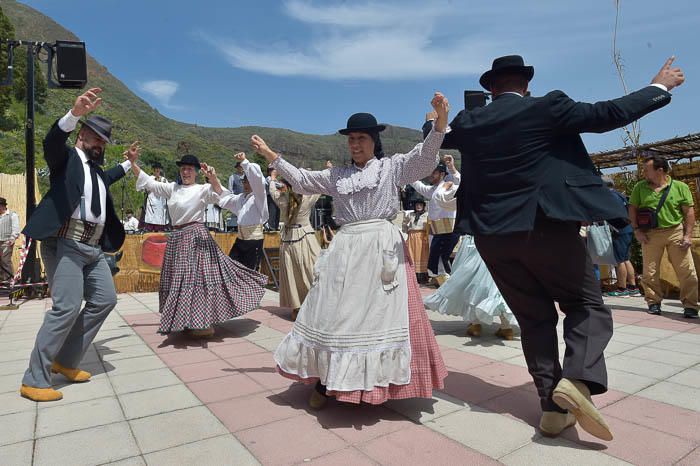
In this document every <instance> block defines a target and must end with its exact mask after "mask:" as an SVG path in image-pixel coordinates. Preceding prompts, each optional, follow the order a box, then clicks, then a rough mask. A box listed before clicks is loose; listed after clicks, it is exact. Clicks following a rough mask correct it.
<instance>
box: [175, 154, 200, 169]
mask: <svg viewBox="0 0 700 466" xmlns="http://www.w3.org/2000/svg"><path fill="white" fill-rule="evenodd" d="M175 165H177V166H178V167H181V166H183V165H192V166H193V167H195V168H197V170H199V169H200V168H202V166H201V165H200V164H199V159H198V158H197V157H195V156H194V155H191V154H187V155H183V156H182V158H181V159H180V160H179V161H177V162H175Z"/></svg>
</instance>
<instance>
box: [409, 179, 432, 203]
mask: <svg viewBox="0 0 700 466" xmlns="http://www.w3.org/2000/svg"><path fill="white" fill-rule="evenodd" d="M411 186H412V187H413V189H415V190H416V192H417V193H418V194H420V195H421V196H423V197H424V198H426V199H430V197H431V196H432V195H433V191H432V189H433V187H432V186H430V185H428V184H425V183H423V182H422V181H414V182H413V183H411Z"/></svg>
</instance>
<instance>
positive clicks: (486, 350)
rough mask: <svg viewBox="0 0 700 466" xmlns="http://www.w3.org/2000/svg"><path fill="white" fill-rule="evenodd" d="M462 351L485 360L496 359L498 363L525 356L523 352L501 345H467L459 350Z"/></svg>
mask: <svg viewBox="0 0 700 466" xmlns="http://www.w3.org/2000/svg"><path fill="white" fill-rule="evenodd" d="M458 349H459V350H460V351H465V352H467V353H472V354H476V355H478V356H482V357H484V358H489V359H495V360H497V361H503V360H506V359H511V358H514V357H516V356H520V355H521V354H523V352H522V350H519V349H515V348H510V347H508V346H502V345H500V344H495V345H490V346H481V345H465V346H461V347H459V348H458Z"/></svg>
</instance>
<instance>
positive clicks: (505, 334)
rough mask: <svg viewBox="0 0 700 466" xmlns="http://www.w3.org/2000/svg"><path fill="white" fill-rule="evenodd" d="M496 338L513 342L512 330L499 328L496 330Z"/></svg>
mask: <svg viewBox="0 0 700 466" xmlns="http://www.w3.org/2000/svg"><path fill="white" fill-rule="evenodd" d="M496 336H497V337H498V338H503V339H504V340H508V341H512V340H513V329H512V328H499V329H498V330H496Z"/></svg>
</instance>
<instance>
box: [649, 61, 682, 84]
mask: <svg viewBox="0 0 700 466" xmlns="http://www.w3.org/2000/svg"><path fill="white" fill-rule="evenodd" d="M675 59H676V57H675V56H672V57H671V58H669V59H668V60H666V63H664V66H662V67H661V69H660V70H659V72H658V73H657V75H656V76H654V79H652V80H651V83H652V84H663V85H664V86H666V89H668V90H669V91H670V90H671V89H673V88H674V87H678V86H680V85H681V84H683V82H685V75H684V74H683V70H681V69H680V68H679V67H676V68H671V65H672V64H673V62H674V60H675Z"/></svg>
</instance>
